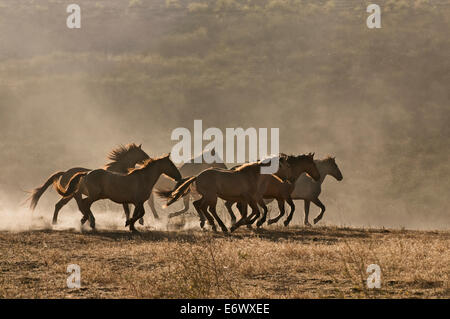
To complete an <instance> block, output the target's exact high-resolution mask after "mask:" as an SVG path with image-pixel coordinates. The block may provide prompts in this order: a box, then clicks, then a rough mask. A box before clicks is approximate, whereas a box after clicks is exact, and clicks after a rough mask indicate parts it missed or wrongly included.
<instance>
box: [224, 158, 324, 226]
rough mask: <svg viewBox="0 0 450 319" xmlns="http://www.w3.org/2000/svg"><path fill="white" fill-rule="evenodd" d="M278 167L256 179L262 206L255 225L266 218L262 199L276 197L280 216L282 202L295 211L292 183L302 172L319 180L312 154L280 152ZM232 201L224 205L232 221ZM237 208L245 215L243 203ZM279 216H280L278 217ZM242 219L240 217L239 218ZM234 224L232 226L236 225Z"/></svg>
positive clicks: (282, 213)
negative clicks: (272, 172) (297, 154)
mask: <svg viewBox="0 0 450 319" xmlns="http://www.w3.org/2000/svg"><path fill="white" fill-rule="evenodd" d="M279 163H280V167H279V169H278V171H277V172H276V173H275V174H262V175H261V176H260V177H259V180H258V187H259V190H260V191H261V192H262V194H263V195H262V198H261V199H260V200H259V201H258V204H259V205H260V206H261V207H262V208H263V216H262V218H261V219H260V220H259V221H258V223H257V226H258V227H260V226H261V225H262V224H263V223H264V222H265V221H266V218H267V211H268V209H267V206H266V204H265V201H264V200H263V199H276V200H277V202H278V208H279V210H280V216H283V215H284V213H285V209H284V203H285V202H287V203H288V204H289V206H290V208H291V212H294V211H295V205H294V202H293V201H292V198H291V193H292V191H293V190H294V184H295V182H296V180H297V179H298V178H299V176H300V175H301V174H302V173H305V172H306V173H307V174H309V176H311V178H313V179H314V180H316V181H317V180H320V174H319V171H318V168H317V167H316V165H315V162H314V154H311V153H309V154H308V155H299V156H294V155H285V154H281V156H280V158H279ZM232 205H233V202H231V201H227V202H226V203H225V206H226V207H227V209H228V212H229V213H230V216H231V219H232V221H233V220H235V216H234V213H233V211H232ZM238 208H239V211H240V213H241V216H246V214H247V213H246V208H247V207H246V206H244V205H243V203H238ZM258 217H259V215H258V216H254V217H253V218H251V219H250V220H249V221H248V224H250V225H251V224H253V223H254V222H255V221H256V220H257V219H258ZM279 218H280V217H279ZM241 220H242V219H241ZM238 226H239V225H237V226H234V227H238Z"/></svg>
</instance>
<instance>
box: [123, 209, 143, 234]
mask: <svg viewBox="0 0 450 319" xmlns="http://www.w3.org/2000/svg"><path fill="white" fill-rule="evenodd" d="M143 210H144V205H143V204H142V203H140V204H135V206H134V211H133V217H131V219H129V220H128V221H127V224H125V226H128V225H129V226H130V231H132V232H134V233H136V232H138V231H137V229H136V228H135V227H134V223H136V221H137V220H138V219H139V218H141V217H142V216H144V213H145V210H144V213H142V211H143Z"/></svg>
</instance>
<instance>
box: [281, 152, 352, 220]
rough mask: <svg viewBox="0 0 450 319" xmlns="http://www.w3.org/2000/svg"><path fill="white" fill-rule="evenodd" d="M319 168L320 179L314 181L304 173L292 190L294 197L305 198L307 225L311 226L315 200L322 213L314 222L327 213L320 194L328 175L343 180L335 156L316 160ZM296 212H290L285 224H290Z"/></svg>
mask: <svg viewBox="0 0 450 319" xmlns="http://www.w3.org/2000/svg"><path fill="white" fill-rule="evenodd" d="M314 162H315V163H316V166H317V169H318V170H319V172H320V180H319V181H314V180H313V179H312V178H311V177H310V176H308V175H306V174H303V175H301V176H300V178H299V179H298V180H297V181H296V183H295V189H294V191H293V192H292V194H291V196H292V199H303V200H304V201H305V221H304V223H305V225H307V226H311V224H310V223H309V221H308V215H309V206H310V203H311V202H313V203H314V204H316V205H317V206H318V207H319V208H320V214H319V215H318V216H317V217H316V218H314V224H317V223H318V222H319V221H320V220H321V219H322V217H323V214H324V213H325V205H324V204H323V203H322V202H321V201H320V200H319V195H320V193H321V191H322V183H323V181H324V180H325V177H327V175H331V176H333V177H334V178H335V179H336V180H337V181H342V179H343V178H344V177H343V176H342V173H341V170H340V169H339V167H338V166H337V164H336V158H335V157H326V158H324V159H321V160H315V161H314ZM293 214H294V212H292V211H291V212H290V213H289V216H288V217H287V218H286V220H285V222H284V225H285V226H288V225H289V223H290V221H291V220H292V216H293Z"/></svg>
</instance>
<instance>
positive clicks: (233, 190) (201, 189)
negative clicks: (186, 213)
mask: <svg viewBox="0 0 450 319" xmlns="http://www.w3.org/2000/svg"><path fill="white" fill-rule="evenodd" d="M269 165H270V162H268V163H263V162H255V163H249V164H244V165H242V166H241V167H239V168H237V169H236V170H225V169H219V168H209V169H207V170H204V171H203V172H201V173H200V174H198V175H197V176H193V177H191V178H189V179H187V181H185V182H184V183H183V184H181V186H179V187H178V188H176V189H175V190H174V191H172V192H170V191H169V192H164V191H158V192H157V193H158V194H159V195H160V196H162V197H165V198H168V199H169V201H168V202H167V206H169V205H171V204H172V203H174V202H175V201H177V200H178V199H179V198H180V197H182V196H185V195H187V194H188V193H189V192H190V191H191V184H193V183H195V187H196V191H197V192H198V194H200V196H201V197H200V199H198V200H196V201H194V203H193V204H194V207H195V209H196V210H197V212H198V215H199V216H200V226H201V227H202V228H203V226H204V224H205V217H206V219H208V222H209V224H210V225H211V227H212V229H213V230H214V231H217V229H216V226H215V224H214V219H215V220H216V221H217V223H218V224H219V226H220V228H221V229H222V231H223V232H228V229H227V227H226V226H225V225H224V223H223V222H222V220H221V219H220V218H219V216H218V215H217V211H216V205H217V198H219V197H220V198H222V199H224V200H231V201H237V202H242V203H243V204H245V205H247V204H248V205H250V207H251V208H252V215H253V214H259V209H258V204H257V202H258V201H259V200H260V198H261V196H262V194H260V193H258V177H259V176H260V169H261V166H269ZM208 208H209V213H211V215H212V216H214V219H213V218H212V216H211V215H210V214H209V213H208ZM232 230H234V229H232Z"/></svg>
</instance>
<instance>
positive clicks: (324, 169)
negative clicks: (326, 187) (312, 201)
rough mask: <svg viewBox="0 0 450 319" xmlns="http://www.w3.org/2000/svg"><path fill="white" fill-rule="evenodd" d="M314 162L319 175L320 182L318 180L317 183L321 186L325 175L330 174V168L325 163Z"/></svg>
mask: <svg viewBox="0 0 450 319" xmlns="http://www.w3.org/2000/svg"><path fill="white" fill-rule="evenodd" d="M314 162H315V164H316V167H317V170H318V171H319V174H320V180H318V183H320V184H322V183H323V181H324V180H325V177H327V175H328V174H329V173H330V168H329V166H328V164H327V163H326V162H323V161H320V160H317V161H314Z"/></svg>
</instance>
